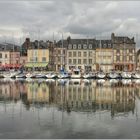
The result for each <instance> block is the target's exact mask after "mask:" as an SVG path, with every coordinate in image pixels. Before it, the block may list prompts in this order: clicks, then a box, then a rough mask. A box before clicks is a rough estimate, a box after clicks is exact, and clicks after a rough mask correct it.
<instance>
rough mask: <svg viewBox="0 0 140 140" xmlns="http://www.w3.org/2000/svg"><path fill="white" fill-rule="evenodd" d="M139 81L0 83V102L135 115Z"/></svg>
mask: <svg viewBox="0 0 140 140" xmlns="http://www.w3.org/2000/svg"><path fill="white" fill-rule="evenodd" d="M139 85H140V83H138V81H127V80H126V81H104V80H100V81H95V80H91V81H90V80H77V81H72V80H64V81H63V80H59V81H50V82H48V81H47V82H46V81H45V80H44V81H41V82H38V81H30V82H27V81H4V80H1V81H0V100H1V101H3V100H6V101H7V102H8V101H14V102H15V103H16V102H17V101H20V100H21V101H22V102H23V103H24V105H25V106H26V109H30V107H31V106H34V107H36V104H37V105H38V106H39V107H43V105H46V104H48V105H50V106H51V105H55V107H57V108H58V109H59V110H61V111H67V112H68V113H70V112H71V111H76V112H77V111H78V112H89V113H91V112H95V113H96V112H101V111H109V112H110V113H111V116H112V117H114V116H118V115H124V116H125V115H127V114H128V113H129V112H132V113H133V114H134V110H135V99H136V98H138V99H139V97H140V91H139V90H140V89H139Z"/></svg>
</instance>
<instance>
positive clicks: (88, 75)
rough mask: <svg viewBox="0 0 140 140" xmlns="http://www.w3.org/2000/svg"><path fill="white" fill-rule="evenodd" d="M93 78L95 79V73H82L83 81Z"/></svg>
mask: <svg viewBox="0 0 140 140" xmlns="http://www.w3.org/2000/svg"><path fill="white" fill-rule="evenodd" d="M95 77H96V75H95V73H92V72H89V73H84V74H83V75H82V78H84V79H92V78H95Z"/></svg>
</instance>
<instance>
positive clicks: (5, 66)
mask: <svg viewBox="0 0 140 140" xmlns="http://www.w3.org/2000/svg"><path fill="white" fill-rule="evenodd" d="M21 66H22V65H21V64H5V65H0V67H3V68H20V67H21Z"/></svg>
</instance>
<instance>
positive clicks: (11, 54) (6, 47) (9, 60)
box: [0, 43, 20, 68]
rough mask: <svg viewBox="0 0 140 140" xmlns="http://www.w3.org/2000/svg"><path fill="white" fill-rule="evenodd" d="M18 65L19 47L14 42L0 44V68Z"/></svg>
mask: <svg viewBox="0 0 140 140" xmlns="http://www.w3.org/2000/svg"><path fill="white" fill-rule="evenodd" d="M4 67H5V68H13V67H14V68H19V67H20V47H19V46H17V45H14V44H9V43H1V44H0V68H4Z"/></svg>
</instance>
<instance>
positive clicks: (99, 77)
mask: <svg viewBox="0 0 140 140" xmlns="http://www.w3.org/2000/svg"><path fill="white" fill-rule="evenodd" d="M96 77H97V78H98V79H104V78H106V75H105V74H97V76H96Z"/></svg>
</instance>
